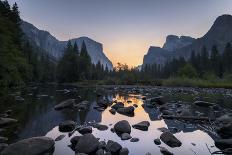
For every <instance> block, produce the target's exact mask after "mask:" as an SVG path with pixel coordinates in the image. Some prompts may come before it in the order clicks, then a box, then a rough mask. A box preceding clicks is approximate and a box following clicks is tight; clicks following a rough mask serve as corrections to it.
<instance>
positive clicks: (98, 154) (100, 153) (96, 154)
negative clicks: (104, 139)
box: [95, 149, 104, 155]
mask: <svg viewBox="0 0 232 155" xmlns="http://www.w3.org/2000/svg"><path fill="white" fill-rule="evenodd" d="M95 155H104V150H103V149H99V150H97V152H96V153H95Z"/></svg>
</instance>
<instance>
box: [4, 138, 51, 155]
mask: <svg viewBox="0 0 232 155" xmlns="http://www.w3.org/2000/svg"><path fill="white" fill-rule="evenodd" d="M54 145H55V142H54V140H53V139H51V138H48V137H33V138H29V139H24V140H21V141H18V142H16V143H13V144H11V145H9V146H8V147H7V148H6V149H5V150H3V152H2V153H1V155H44V154H46V153H47V154H49V153H51V154H52V152H53V151H54Z"/></svg>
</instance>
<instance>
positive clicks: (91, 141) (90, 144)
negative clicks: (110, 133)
mask: <svg viewBox="0 0 232 155" xmlns="http://www.w3.org/2000/svg"><path fill="white" fill-rule="evenodd" d="M98 145H99V141H98V140H97V138H96V137H94V135H92V134H85V135H83V136H81V137H80V138H79V140H78V142H77V144H76V146H75V152H76V153H86V154H91V153H93V152H95V151H97V149H98Z"/></svg>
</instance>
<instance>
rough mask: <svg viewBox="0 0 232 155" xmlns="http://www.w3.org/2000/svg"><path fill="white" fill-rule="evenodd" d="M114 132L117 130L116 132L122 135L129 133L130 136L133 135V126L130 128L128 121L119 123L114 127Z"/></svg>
mask: <svg viewBox="0 0 232 155" xmlns="http://www.w3.org/2000/svg"><path fill="white" fill-rule="evenodd" d="M114 130H115V132H117V133H119V134H122V133H129V134H130V133H131V126H130V124H129V122H128V121H126V120H122V121H119V122H117V123H116V124H115V125H114Z"/></svg>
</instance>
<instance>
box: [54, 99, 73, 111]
mask: <svg viewBox="0 0 232 155" xmlns="http://www.w3.org/2000/svg"><path fill="white" fill-rule="evenodd" d="M74 104H75V99H68V100H65V101H62V102H61V103H59V104H58V105H56V106H55V107H54V109H55V110H62V109H65V108H72V107H73V106H74Z"/></svg>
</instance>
